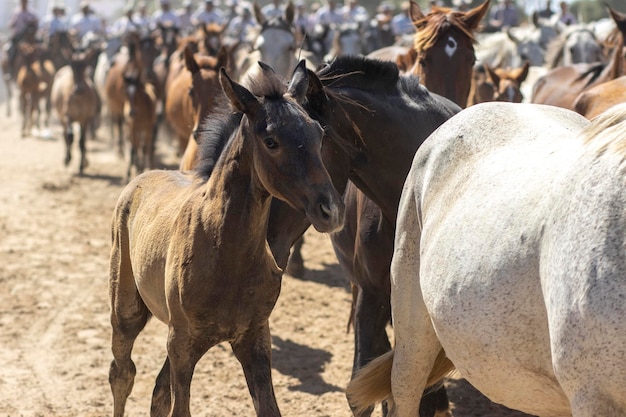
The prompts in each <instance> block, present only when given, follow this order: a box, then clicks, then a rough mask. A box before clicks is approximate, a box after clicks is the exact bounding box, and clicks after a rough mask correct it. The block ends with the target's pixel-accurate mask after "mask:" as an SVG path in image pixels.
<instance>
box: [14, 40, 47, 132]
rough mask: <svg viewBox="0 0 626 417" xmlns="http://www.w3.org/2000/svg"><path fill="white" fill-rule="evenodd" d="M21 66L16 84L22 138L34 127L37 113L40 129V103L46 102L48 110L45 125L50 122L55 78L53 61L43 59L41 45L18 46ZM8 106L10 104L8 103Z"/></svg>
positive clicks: (26, 44) (27, 44) (23, 44)
mask: <svg viewBox="0 0 626 417" xmlns="http://www.w3.org/2000/svg"><path fill="white" fill-rule="evenodd" d="M18 49H19V54H20V55H21V60H20V61H21V65H20V67H19V69H18V70H17V75H16V78H15V82H16V84H17V88H18V90H19V93H20V96H19V99H20V100H19V102H20V110H21V112H22V137H24V136H28V135H30V133H31V130H32V127H33V117H34V113H35V112H37V119H36V121H35V122H36V124H37V127H39V121H40V118H41V108H40V106H39V105H40V101H41V100H43V101H44V105H45V109H46V119H45V124H46V126H48V123H49V121H50V109H51V107H50V91H51V89H52V81H53V77H54V72H55V70H54V65H53V64H52V61H50V60H47V59H45V58H44V57H43V51H42V49H41V47H40V46H39V45H34V44H29V43H21V44H19V45H18ZM7 104H8V103H7Z"/></svg>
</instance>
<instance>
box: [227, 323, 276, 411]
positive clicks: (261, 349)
mask: <svg viewBox="0 0 626 417" xmlns="http://www.w3.org/2000/svg"><path fill="white" fill-rule="evenodd" d="M231 346H232V348H233V353H234V354H235V356H236V357H237V360H238V361H239V363H241V366H242V368H243V372H244V375H245V377H246V382H247V383H248V390H249V391H250V396H251V397H252V403H253V404H254V409H255V410H256V414H257V416H259V417H261V416H263V417H271V416H275V417H279V416H280V410H279V409H278V404H277V403H276V396H275V395H274V386H273V385H272V367H271V355H272V341H271V337H270V329H269V324H268V323H267V322H266V323H265V325H263V327H261V328H260V329H258V330H257V331H250V332H248V333H246V334H245V335H244V336H243V337H242V338H241V339H240V340H237V341H236V342H233V343H231Z"/></svg>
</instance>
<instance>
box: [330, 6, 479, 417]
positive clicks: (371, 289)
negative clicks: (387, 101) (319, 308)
mask: <svg viewBox="0 0 626 417" xmlns="http://www.w3.org/2000/svg"><path fill="white" fill-rule="evenodd" d="M488 4H489V1H487V2H485V3H483V4H482V5H481V6H478V7H476V8H474V9H472V10H470V11H468V12H466V13H463V12H453V11H452V10H450V9H446V8H434V9H433V10H432V11H431V13H429V14H428V15H426V16H424V15H422V14H421V11H420V10H419V6H417V3H412V6H411V16H412V18H413V19H414V21H415V22H416V23H415V26H416V28H417V32H416V34H415V44H414V49H415V51H416V52H417V61H416V63H415V66H414V67H413V70H412V72H413V73H414V74H419V75H420V82H421V83H423V84H424V85H425V86H426V87H427V88H428V90H429V91H433V92H437V93H439V94H441V95H443V96H445V97H447V98H448V99H450V100H452V101H454V102H456V103H457V104H459V106H462V107H463V106H465V104H466V103H467V98H468V95H469V91H470V87H471V81H472V71H473V65H474V48H473V43H474V35H473V30H474V29H475V28H476V27H478V24H479V23H480V19H482V17H483V16H484V14H485V13H486V11H487V6H488ZM442 122H443V120H441V123H442ZM437 126H438V125H437V124H434V123H433V124H431V125H430V127H431V128H432V130H430V131H428V132H427V135H428V134H429V133H431V132H432V131H433V130H434V129H435V128H436V127H437ZM420 132H421V133H426V132H425V129H424V127H422V129H421V131H420ZM424 139H425V137H424ZM420 143H421V142H420ZM418 146H419V144H416V146H415V147H413V148H412V149H411V153H410V155H409V156H412V155H413V154H414V153H415V151H416V150H417V147H418ZM410 161H411V160H410V159H409V160H407V161H406V164H405V165H404V164H402V162H401V161H399V160H398V161H395V163H396V164H398V166H399V172H398V174H397V175H398V177H397V178H395V179H394V181H397V182H398V183H399V184H403V182H404V178H405V175H406V173H407V172H408V170H409V168H410ZM355 185H356V187H355V186H352V185H349V186H348V188H347V190H346V193H345V194H344V202H345V204H346V227H345V228H344V229H343V230H341V231H340V232H338V233H336V234H333V235H332V241H333V247H334V248H335V253H336V254H337V258H338V260H339V263H340V264H341V266H342V268H343V269H344V271H346V274H347V275H348V277H349V278H350V281H351V283H352V285H353V301H352V303H353V304H352V305H353V307H352V309H353V316H352V320H353V323H354V337H355V355H354V363H353V374H354V373H356V372H357V371H358V370H359V369H360V368H361V367H363V366H364V365H365V364H367V363H368V362H369V361H370V360H372V359H374V358H375V357H377V356H379V355H382V354H383V353H385V352H386V351H387V350H389V349H390V348H391V346H390V343H389V340H388V337H387V332H386V329H385V327H386V325H387V324H388V323H389V322H390V320H391V309H390V302H389V296H390V289H389V288H390V287H389V285H390V284H389V270H390V266H391V257H392V254H393V239H394V231H395V215H396V208H397V204H398V202H399V200H400V190H397V193H396V194H393V195H390V194H387V198H386V199H384V200H381V199H380V197H378V199H375V198H372V195H371V194H370V193H368V190H367V188H364V187H362V186H360V185H359V184H358V183H356V184H355ZM357 187H358V189H357ZM381 202H382V203H383V204H384V205H381ZM422 404H423V406H422V410H421V414H422V416H432V415H435V414H436V413H438V414H445V413H447V409H448V398H447V395H446V392H445V389H444V388H443V386H441V387H440V388H438V389H437V390H434V391H432V392H431V394H430V395H429V396H427V397H426V398H425V400H424V401H423V402H422ZM371 411H372V410H371V409H368V410H366V411H365V412H363V413H361V414H360V415H361V416H367V415H370V414H371Z"/></svg>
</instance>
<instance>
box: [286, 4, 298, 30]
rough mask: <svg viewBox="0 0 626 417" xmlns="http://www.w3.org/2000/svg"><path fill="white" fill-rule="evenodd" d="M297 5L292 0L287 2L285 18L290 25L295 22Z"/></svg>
mask: <svg viewBox="0 0 626 417" xmlns="http://www.w3.org/2000/svg"><path fill="white" fill-rule="evenodd" d="M295 9H296V8H295V6H294V4H293V2H292V1H291V0H289V2H288V3H287V7H285V20H286V21H287V23H289V24H290V25H291V24H293V20H294V18H295V16H296V10H295Z"/></svg>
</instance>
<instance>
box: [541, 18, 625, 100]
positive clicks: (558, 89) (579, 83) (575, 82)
mask: <svg viewBox="0 0 626 417" xmlns="http://www.w3.org/2000/svg"><path fill="white" fill-rule="evenodd" d="M609 12H610V14H611V17H612V18H613V20H614V21H615V23H616V25H617V28H618V29H619V31H620V33H619V36H618V38H619V41H617V42H616V45H614V46H613V52H612V54H611V58H610V60H609V62H608V63H607V64H606V65H605V64H603V63H593V64H573V65H567V66H563V67H558V68H555V69H553V70H551V71H550V72H548V73H547V74H546V75H544V76H542V77H540V78H539V79H538V80H537V82H536V83H535V85H534V87H533V93H532V99H531V101H532V102H533V103H538V104H550V105H553V106H558V107H563V108H566V109H573V108H574V101H575V100H576V97H578V95H579V94H580V93H582V92H583V91H585V90H587V89H589V88H591V87H593V86H596V85H598V84H602V83H604V82H606V81H610V80H613V79H615V78H618V77H620V76H621V75H624V72H625V68H624V52H623V51H624V37H625V36H626V14H624V13H620V12H618V11H615V10H613V9H611V8H610V7H609Z"/></svg>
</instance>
